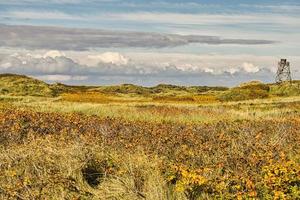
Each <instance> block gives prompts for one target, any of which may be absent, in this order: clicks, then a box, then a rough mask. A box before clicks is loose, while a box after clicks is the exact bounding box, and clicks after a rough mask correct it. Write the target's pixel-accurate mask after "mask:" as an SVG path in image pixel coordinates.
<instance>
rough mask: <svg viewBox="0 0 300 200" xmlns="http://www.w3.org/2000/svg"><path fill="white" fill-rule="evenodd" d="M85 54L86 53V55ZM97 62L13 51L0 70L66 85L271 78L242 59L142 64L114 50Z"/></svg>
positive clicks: (229, 81)
mask: <svg viewBox="0 0 300 200" xmlns="http://www.w3.org/2000/svg"><path fill="white" fill-rule="evenodd" d="M87 57H88V56H87ZM94 57H96V58H97V59H98V62H97V64H95V65H92V66H91V65H87V64H82V63H81V64H80V63H78V62H76V61H74V60H73V59H71V58H69V57H67V56H65V55H64V53H62V52H59V51H49V52H46V53H45V54H43V55H40V54H29V53H27V54H23V53H16V54H11V55H2V56H0V73H17V74H26V75H30V76H34V77H37V78H40V79H43V80H45V81H48V82H56V81H57V82H63V83H68V84H93V85H95V84H96V85H97V84H120V83H134V84H140V85H146V86H147V85H156V84H159V83H171V84H181V85H228V86H232V85H237V84H239V83H240V82H244V81H249V80H262V81H267V82H270V81H272V80H273V76H272V74H273V72H272V71H271V70H269V69H267V68H262V67H259V66H256V65H254V64H252V63H248V62H244V63H241V64H240V66H236V67H231V68H230V67H228V68H224V69H220V70H216V69H213V68H208V67H197V66H189V65H185V66H182V65H180V64H179V63H177V64H176V63H160V64H155V63H144V64H140V63H138V62H135V61H132V60H131V59H129V58H128V57H126V56H124V55H122V54H120V53H117V52H106V53H102V54H99V55H98V56H94ZM125 61H126V62H125Z"/></svg>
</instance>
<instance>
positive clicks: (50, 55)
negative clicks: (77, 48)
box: [43, 50, 66, 58]
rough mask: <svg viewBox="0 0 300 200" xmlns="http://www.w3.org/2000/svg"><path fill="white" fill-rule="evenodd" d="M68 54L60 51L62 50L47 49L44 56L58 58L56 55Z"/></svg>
mask: <svg viewBox="0 0 300 200" xmlns="http://www.w3.org/2000/svg"><path fill="white" fill-rule="evenodd" d="M64 56H66V54H64V53H62V52H60V51H56V50H52V51H47V52H46V53H45V54H44V55H43V58H47V57H49V58H56V57H64Z"/></svg>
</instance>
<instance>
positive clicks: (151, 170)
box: [0, 76, 300, 200]
mask: <svg viewBox="0 0 300 200" xmlns="http://www.w3.org/2000/svg"><path fill="white" fill-rule="evenodd" d="M5 78H7V76H5ZM14 78H16V77H14ZM24 80H25V83H24V82H22V81H24ZM16 81H19V82H21V83H22V84H25V85H26V82H28V81H32V80H31V79H28V78H27V77H22V80H21V81H20V80H19V79H17V78H16ZM8 82H11V79H9V81H8ZM33 82H34V84H33V86H30V90H26V91H27V92H24V91H23V90H24V89H22V88H23V86H22V87H20V88H21V89H20V88H19V89H16V88H17V85H16V84H15V85H14V86H11V85H9V84H7V80H5V81H3V79H2V82H1V80H0V83H1V84H2V91H4V92H2V93H1V96H0V160H1V164H0V198H1V199H128V200H131V199H149V200H156V199H161V200H164V199H170V200H182V199H186V200H196V199H299V198H300V156H299V155H300V145H299V144H300V96H299V92H300V91H298V84H299V82H294V83H293V85H292V86H287V85H281V86H280V85H272V84H270V85H266V84H257V83H255V84H248V85H241V86H240V87H236V88H231V89H229V88H218V87H214V88H207V87H206V88H204V87H178V86H177V87H175V86H169V85H163V86H156V87H153V88H143V87H139V86H132V85H123V86H113V87H70V86H64V85H59V84H56V85H48V84H44V83H42V82H37V81H33ZM22 84H21V85H22ZM36 84H38V85H42V86H43V87H40V86H39V87H35V85H36ZM4 86H5V87H6V89H5V90H3V88H4ZM41 88H42V90H41ZM53 88H54V89H53ZM28 91H30V93H29V94H28ZM36 91H46V92H45V93H42V92H40V93H38V94H41V95H35V94H37V92H36ZM239 91H242V92H241V93H239V94H243V95H240V96H239V97H238V98H237V95H235V94H236V93H238V92H239Z"/></svg>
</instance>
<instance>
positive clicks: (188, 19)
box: [0, 0, 300, 85]
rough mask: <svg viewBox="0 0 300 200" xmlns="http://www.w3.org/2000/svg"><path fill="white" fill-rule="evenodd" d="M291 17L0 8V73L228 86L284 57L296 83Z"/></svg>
mask: <svg viewBox="0 0 300 200" xmlns="http://www.w3.org/2000/svg"><path fill="white" fill-rule="evenodd" d="M299 18H300V1H296V0H288V1H278V0H272V1H271V0H261V1H258V0H252V1H250V0H239V1H238V0H227V1H224V0H223V1H221V0H199V1H179V0H172V1H171V0H164V1H161V0H154V1H150V2H149V1H145V0H139V1H138V0H48V1H42V0H10V1H6V0H0V24H2V25H1V27H0V50H1V52H2V53H0V72H3V73H4V72H14V73H25V74H28V75H32V76H35V77H38V78H41V79H44V80H46V81H50V82H51V81H60V82H65V83H69V84H119V83H125V82H130V83H137V84H143V85H154V84H158V83H161V82H167V83H172V84H185V85H195V84H208V85H219V84H225V85H234V84H238V83H239V82H243V81H249V80H252V79H258V80H262V81H267V82H271V81H273V74H274V72H275V71H276V62H277V60H278V59H280V58H281V57H285V58H288V59H289V60H290V61H291V64H292V71H293V76H294V78H300V72H299V66H297V63H299V61H300V20H299ZM45 26H47V28H45ZM37 35H38V37H37ZM37 63H38V64H37ZM91 67H92V68H93V70H91ZM46 68H47V70H46ZM48 68H52V69H50V70H49V69H48ZM171 69H172V70H171ZM114 74H117V75H114ZM194 74H197V75H198V78H197V76H196V77H195V76H192V75H194ZM200 77H201V78H200Z"/></svg>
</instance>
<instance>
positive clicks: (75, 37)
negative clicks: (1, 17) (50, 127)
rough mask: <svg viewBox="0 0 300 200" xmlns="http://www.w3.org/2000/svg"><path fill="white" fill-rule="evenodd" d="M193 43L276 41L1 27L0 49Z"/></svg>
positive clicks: (160, 45)
mask: <svg viewBox="0 0 300 200" xmlns="http://www.w3.org/2000/svg"><path fill="white" fill-rule="evenodd" d="M193 43H198V44H210V45H218V44H234V45H264V44H273V43H275V41H271V40H252V39H231V38H220V37H216V36H201V35H176V34H159V33H146V32H126V31H119V32H116V31H106V30H93V29H74V28H62V27H61V28H60V27H39V26H17V25H14V26H8V25H0V47H13V48H26V49H56V50H76V51H84V50H90V49H95V48H123V47H142V48H164V47H176V46H183V45H188V44H193Z"/></svg>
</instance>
